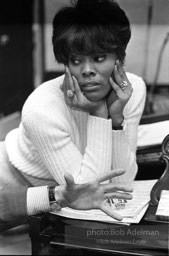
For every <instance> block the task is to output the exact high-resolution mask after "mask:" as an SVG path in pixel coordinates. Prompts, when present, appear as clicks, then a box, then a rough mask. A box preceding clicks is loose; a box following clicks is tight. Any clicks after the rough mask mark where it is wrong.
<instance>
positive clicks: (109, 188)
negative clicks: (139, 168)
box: [101, 183, 133, 193]
mask: <svg viewBox="0 0 169 256" xmlns="http://www.w3.org/2000/svg"><path fill="white" fill-rule="evenodd" d="M101 186H102V189H103V190H104V192H105V193H106V192H114V191H124V192H128V193H132V192H133V188H132V187H131V186H129V185H124V184H112V183H109V184H102V185H101Z"/></svg>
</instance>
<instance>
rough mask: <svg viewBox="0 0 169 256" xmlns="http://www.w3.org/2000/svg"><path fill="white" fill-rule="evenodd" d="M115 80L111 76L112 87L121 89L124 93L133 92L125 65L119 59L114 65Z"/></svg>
mask: <svg viewBox="0 0 169 256" xmlns="http://www.w3.org/2000/svg"><path fill="white" fill-rule="evenodd" d="M113 75H114V80H115V82H114V81H113V79H112V78H111V79H110V84H111V86H112V88H113V89H114V90H115V91H116V92H119V91H121V92H122V93H124V92H126V93H131V92H132V86H131V83H130V82H129V80H128V78H127V76H126V73H125V71H124V69H123V66H122V65H121V64H120V62H119V60H117V61H116V64H115V66H114V71H113Z"/></svg>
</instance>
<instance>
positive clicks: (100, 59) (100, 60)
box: [94, 54, 106, 62]
mask: <svg viewBox="0 0 169 256" xmlns="http://www.w3.org/2000/svg"><path fill="white" fill-rule="evenodd" d="M105 58H106V55H105V54H104V55H99V56H96V57H94V60H95V61H96V62H102V61H104V60H105Z"/></svg>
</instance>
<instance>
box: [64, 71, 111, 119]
mask: <svg viewBox="0 0 169 256" xmlns="http://www.w3.org/2000/svg"><path fill="white" fill-rule="evenodd" d="M61 89H62V91H63V92H64V96H65V101H66V104H67V105H69V106H71V107H75V108H79V109H81V110H82V111H86V112H89V113H90V114H91V115H94V116H97V117H103V118H107V115H108V113H107V106H106V104H105V102H104V101H98V102H92V101H89V100H88V99H87V98H86V97H85V95H84V94H83V92H82V91H81V89H80V87H79V84H78V81H77V79H76V78H75V77H74V76H71V74H70V71H69V68H68V67H66V72H65V79H64V81H63V84H62V87H61Z"/></svg>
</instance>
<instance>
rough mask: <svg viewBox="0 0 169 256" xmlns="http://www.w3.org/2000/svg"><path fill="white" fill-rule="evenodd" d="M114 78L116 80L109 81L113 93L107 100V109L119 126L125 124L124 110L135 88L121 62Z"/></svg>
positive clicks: (117, 64) (114, 122) (115, 124)
mask: <svg viewBox="0 0 169 256" xmlns="http://www.w3.org/2000/svg"><path fill="white" fill-rule="evenodd" d="M113 76H114V80H113V79H112V78H111V77H110V80H109V82H110V84H111V87H112V92H111V93H110V95H109V96H108V98H107V108H108V112H109V116H110V118H111V119H112V123H113V125H114V126H119V125H121V123H122V122H123V119H124V117H123V109H124V107H125V105H126V104H127V102H128V100H129V99H130V97H131V95H132V92H133V88H132V86H131V83H130V82H129V80H128V78H127V76H126V73H125V71H124V69H123V67H122V65H121V64H120V63H119V61H116V65H115V67H114V71H113Z"/></svg>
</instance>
